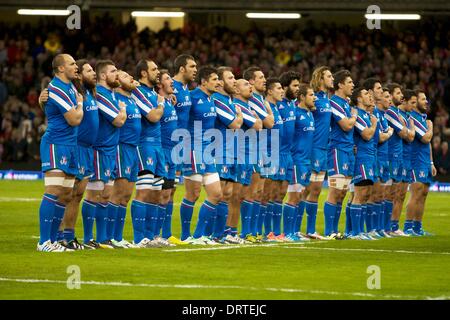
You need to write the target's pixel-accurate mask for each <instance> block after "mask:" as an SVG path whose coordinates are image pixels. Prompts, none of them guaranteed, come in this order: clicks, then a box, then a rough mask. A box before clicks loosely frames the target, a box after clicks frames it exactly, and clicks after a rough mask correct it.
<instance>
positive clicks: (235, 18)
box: [0, 0, 450, 181]
mask: <svg viewBox="0 0 450 320" xmlns="http://www.w3.org/2000/svg"><path fill="white" fill-rule="evenodd" d="M71 4H76V5H79V6H80V8H81V9H82V18H81V29H80V30H68V29H67V27H66V17H42V16H41V17H37V16H21V15H18V14H17V9H19V8H40V9H65V8H66V7H67V6H69V5H71ZM372 4H374V5H378V6H379V7H380V8H381V10H382V13H392V12H394V13H418V14H420V15H421V17H422V19H421V20H418V21H382V22H381V29H380V30H369V29H368V28H367V27H366V19H365V18H364V14H365V13H366V9H367V7H368V6H369V5H372ZM134 10H157V11H171V10H174V11H183V12H185V13H186V14H185V16H184V18H176V19H174V18H169V19H167V18H151V19H150V18H145V19H143V18H136V19H134V18H132V17H131V11H134ZM277 11H282V12H298V13H301V15H302V17H301V19H298V20H253V19H248V18H246V16H245V13H246V12H277ZM449 16H450V2H449V1H423V0H422V1H379V0H377V1H375V0H374V1H287V0H281V1H280V0H278V1H264V0H257V1H243V0H240V1H239V0H227V1H208V0H201V1H199V0H195V1H133V0H127V1H123V0H117V1H116V0H112V1H111V0H108V1H105V0H91V1H75V0H73V1H46V0H42V1H21V0H15V1H0V170H9V169H14V170H39V169H40V162H39V142H40V136H41V135H42V134H43V132H44V131H45V120H44V116H43V112H42V111H41V110H40V108H39V106H38V103H37V99H38V95H39V91H40V87H41V79H42V78H43V77H45V76H51V61H52V57H53V56H54V54H56V53H57V52H66V53H70V54H72V55H73V56H74V57H75V58H83V57H87V58H88V59H89V60H90V61H92V62H95V60H96V59H100V58H101V59H104V58H110V59H112V60H113V61H115V62H116V63H117V65H118V66H119V67H120V68H123V69H125V70H127V71H130V72H132V71H133V66H134V64H135V62H136V61H137V60H138V59H140V58H144V57H146V58H152V59H154V60H155V61H156V62H157V63H158V64H159V66H160V67H164V68H169V69H171V67H172V64H171V63H172V61H173V59H174V58H175V57H176V56H177V55H178V54H180V53H181V52H187V53H190V54H192V55H193V56H195V57H196V58H197V59H198V62H199V64H200V65H204V64H214V65H227V66H231V67H232V68H233V70H234V72H235V74H236V75H237V76H240V75H241V72H242V70H244V69H245V68H247V67H248V66H250V65H253V64H256V65H259V66H261V67H262V68H263V70H264V71H265V73H266V75H278V74H280V73H281V72H283V71H285V70H287V69H295V70H298V71H300V72H301V73H302V74H303V77H304V78H303V80H304V81H309V76H310V74H311V72H312V69H313V68H314V67H315V66H318V65H322V64H325V65H329V66H330V67H331V69H332V70H335V71H337V70H338V69H341V68H347V69H349V70H350V71H351V72H352V76H353V78H354V79H356V80H357V81H358V80H361V79H364V78H367V77H369V76H372V75H377V76H379V77H380V78H381V79H382V81H383V82H384V83H386V82H387V81H395V82H399V83H401V84H404V85H405V86H406V87H408V88H411V89H414V88H416V87H421V88H423V89H425V90H426V92H427V96H428V98H429V101H430V103H431V111H430V114H429V117H430V118H431V119H432V120H433V122H434V130H435V132H434V135H435V137H434V139H433V142H432V146H433V154H434V162H435V164H436V167H437V168H438V171H439V175H438V177H437V179H438V180H439V181H450V154H449V152H448V141H449V140H450V123H449V112H450V79H449V71H450V19H449Z"/></svg>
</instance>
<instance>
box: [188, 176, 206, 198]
mask: <svg viewBox="0 0 450 320" xmlns="http://www.w3.org/2000/svg"><path fill="white" fill-rule="evenodd" d="M184 186H185V190H186V196H188V197H194V198H196V199H197V198H198V197H199V196H200V191H201V190H202V182H201V181H195V180H190V179H185V180H184Z"/></svg>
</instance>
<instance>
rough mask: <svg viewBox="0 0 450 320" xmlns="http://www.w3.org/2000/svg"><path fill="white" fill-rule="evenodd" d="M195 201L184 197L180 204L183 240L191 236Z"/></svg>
mask: <svg viewBox="0 0 450 320" xmlns="http://www.w3.org/2000/svg"><path fill="white" fill-rule="evenodd" d="M194 205H195V202H191V201H189V200H186V199H183V201H181V206H180V219H181V240H185V239H186V238H188V237H190V236H191V220H192V213H193V212H194Z"/></svg>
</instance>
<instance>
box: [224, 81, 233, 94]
mask: <svg viewBox="0 0 450 320" xmlns="http://www.w3.org/2000/svg"><path fill="white" fill-rule="evenodd" d="M223 91H225V92H226V93H228V94H229V95H230V96H231V95H233V94H234V90H233V87H231V86H229V85H228V84H226V83H224V85H223Z"/></svg>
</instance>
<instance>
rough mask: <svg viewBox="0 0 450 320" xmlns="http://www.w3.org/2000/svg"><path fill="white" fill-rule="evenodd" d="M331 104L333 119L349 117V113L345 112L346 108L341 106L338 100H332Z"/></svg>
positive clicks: (338, 119)
mask: <svg viewBox="0 0 450 320" xmlns="http://www.w3.org/2000/svg"><path fill="white" fill-rule="evenodd" d="M330 105H331V112H332V115H333V119H334V120H335V121H336V122H339V121H341V120H342V119H345V118H347V114H346V113H345V110H344V108H343V107H341V106H340V105H339V104H338V103H337V102H335V101H333V100H330Z"/></svg>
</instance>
